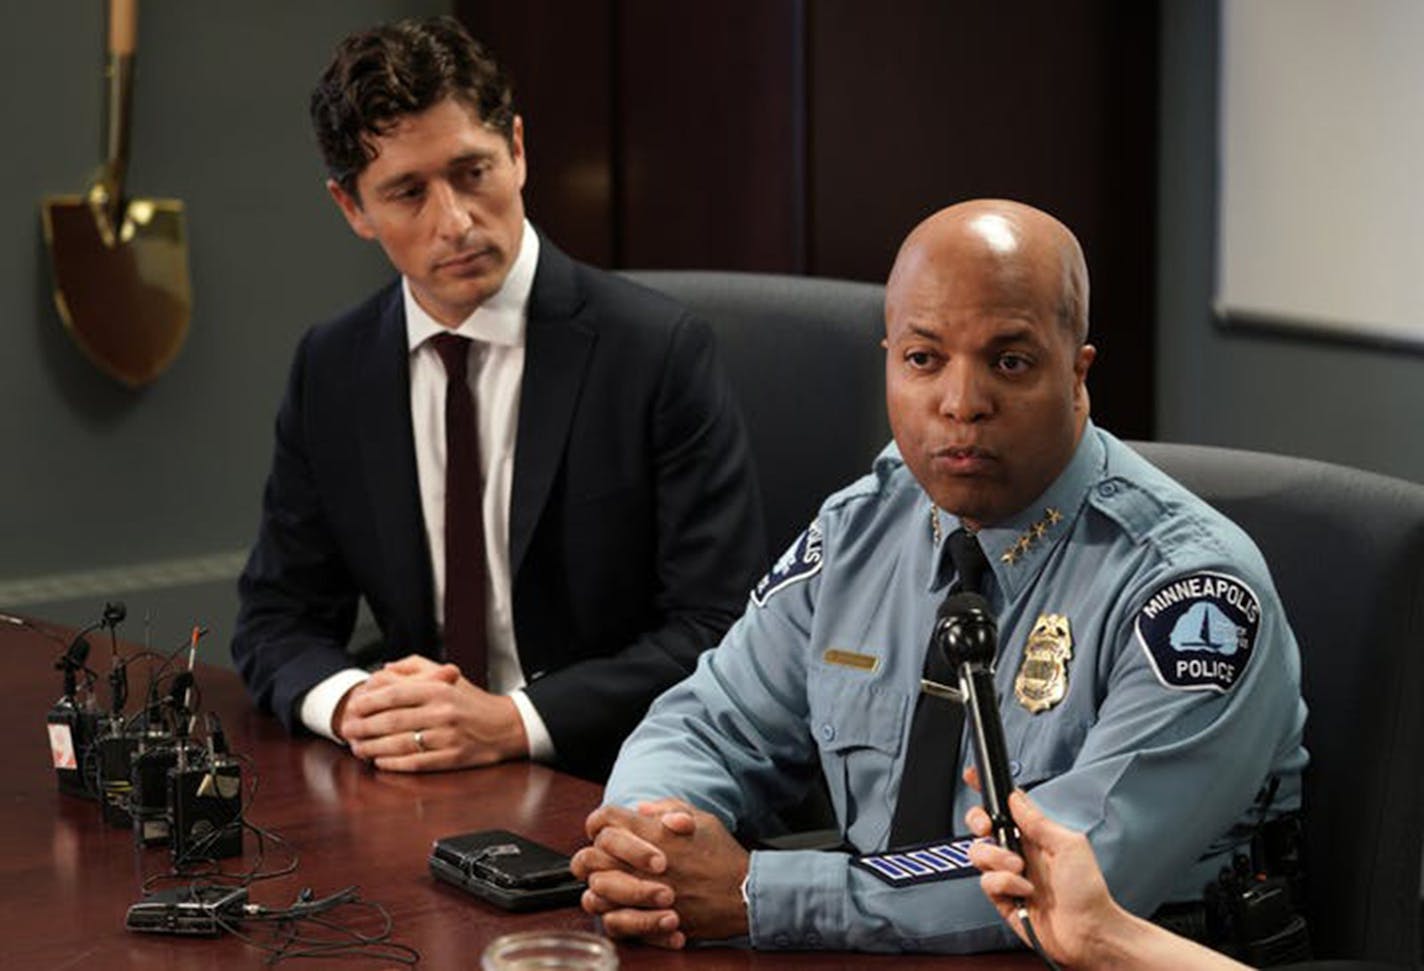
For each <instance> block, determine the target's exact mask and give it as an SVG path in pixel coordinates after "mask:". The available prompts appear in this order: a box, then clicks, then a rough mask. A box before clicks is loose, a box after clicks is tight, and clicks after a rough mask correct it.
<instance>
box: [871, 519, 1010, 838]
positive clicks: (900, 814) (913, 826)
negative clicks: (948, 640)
mask: <svg viewBox="0 0 1424 971" xmlns="http://www.w3.org/2000/svg"><path fill="white" fill-rule="evenodd" d="M948 545H949V556H950V559H951V560H952V561H953V562H954V571H955V573H956V574H958V577H957V579H956V581H955V585H954V587H953V588H952V590H953V591H954V592H971V593H980V592H982V584H983V582H984V571H985V570H987V569H988V567H989V561H988V560H987V559H986V558H985V557H984V550H983V548H982V547H980V545H979V540H978V539H976V538H975V537H974V535H973V534H972V533H969V532H966V531H965V530H963V529H957V530H955V531H954V532H953V533H951V534H950V536H949V544H948ZM924 678H925V680H927V681H935V682H938V683H939V684H943V685H949V686H951V687H955V686H957V685H958V684H959V677H958V674H957V672H955V671H954V669H953V668H951V667H950V666H949V662H948V661H946V660H945V658H944V653H943V652H942V651H941V650H940V649H939V646H938V645H937V644H935V643H934V639H933V637H931V639H930V643H929V645H928V646H927V647H926V649H925V666H924ZM963 731H964V705H962V704H960V703H959V702H957V701H950V700H949V699H948V698H940V697H937V696H935V695H932V694H928V693H926V692H924V691H921V692H920V697H919V700H918V701H916V702H915V717H914V721H912V722H911V723H910V743H909V749H908V751H906V753H905V771H904V773H903V774H902V775H901V777H900V794H899V798H898V799H897V800H896V803H895V816H894V818H893V820H892V822H891V824H890V845H891V846H908V845H910V844H912V843H923V842H926V841H928V840H934V839H941V838H943V837H947V836H950V835H952V834H953V833H954V831H955V829H956V828H957V823H958V821H957V820H956V819H954V787H955V786H956V785H957V784H958V782H959V737H960V735H961V734H962V733H963Z"/></svg>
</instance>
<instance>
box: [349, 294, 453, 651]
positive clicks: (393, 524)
mask: <svg viewBox="0 0 1424 971" xmlns="http://www.w3.org/2000/svg"><path fill="white" fill-rule="evenodd" d="M373 323H374V326H372V327H368V328H366V329H365V331H364V332H363V334H362V339H361V346H360V347H359V348H358V349H357V354H356V397H357V404H356V408H357V415H356V417H357V423H358V424H357V428H358V431H357V435H358V438H359V441H360V448H361V466H362V472H363V473H364V476H363V477H364V479H365V482H366V484H367V487H368V489H369V491H370V497H371V519H372V521H373V522H374V523H375V524H376V531H377V533H378V535H379V536H380V543H381V554H382V563H381V568H380V572H381V573H382V574H383V575H385V576H387V577H392V578H394V584H393V588H394V589H395V590H396V591H398V593H397V596H399V597H401V598H402V599H404V601H405V603H404V604H402V605H401V606H402V608H403V610H402V613H403V614H404V615H405V616H410V617H419V618H421V623H422V626H424V627H425V628H426V629H427V630H426V632H427V633H428V632H433V631H434V627H435V616H434V606H433V605H434V598H435V594H434V592H433V591H434V579H433V578H432V577H431V575H430V556H429V552H428V550H427V548H426V542H425V519H424V516H423V515H422V514H421V511H420V483H419V477H418V475H417V473H416V468H415V435H414V433H413V432H412V430H411V424H410V354H409V351H408V349H407V347H406V331H405V307H404V304H403V297H402V292H401V288H400V286H399V284H397V285H396V286H395V287H392V288H391V290H390V291H389V294H388V295H387V298H386V299H384V300H383V301H381V303H380V305H379V308H378V311H377V318H376V320H375V321H374V322H373ZM410 646H411V647H413V646H414V645H410Z"/></svg>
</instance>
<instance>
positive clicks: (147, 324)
mask: <svg viewBox="0 0 1424 971" xmlns="http://www.w3.org/2000/svg"><path fill="white" fill-rule="evenodd" d="M137 35H138V0H109V66H108V81H107V83H108V105H107V110H106V113H105V118H106V122H107V132H106V146H107V155H108V158H107V159H106V160H105V162H104V164H103V165H102V166H101V167H100V169H99V171H98V173H97V174H96V175H95V177H94V183H93V184H92V185H91V186H90V187H89V191H88V192H87V193H86V194H85V195H83V196H48V197H46V198H45V199H44V201H43V203H42V204H41V207H40V210H41V218H42V219H43V221H44V236H45V245H46V246H47V247H48V248H49V257H50V265H51V266H52V268H53V271H54V302H55V306H56V307H57V308H58V309H59V316H60V317H61V318H62V319H63V320H64V325H65V327H66V328H68V330H69V332H70V334H72V335H73V336H74V339H75V340H76V341H77V342H78V343H79V346H80V348H81V349H82V350H83V351H84V353H85V354H86V355H88V357H89V359H90V360H91V361H93V362H94V363H95V364H97V365H98V366H99V367H100V368H101V369H102V370H104V371H106V372H107V373H109V374H110V375H112V376H113V377H115V378H117V379H118V380H119V381H122V382H123V383H124V384H126V385H128V386H129V387H131V388H137V387H140V386H141V385H145V384H148V383H149V382H151V381H153V380H154V379H155V378H157V377H158V376H159V375H160V374H162V373H163V371H164V370H165V369H166V368H167V367H168V365H169V364H170V363H172V361H173V358H174V357H176V356H177V354H178V349H179V348H181V347H182V346H183V340H184V338H186V337H187V336H188V317H189V313H190V311H191V309H192V289H191V287H190V285H189V283H188V240H187V230H186V228H185V226H184V221H183V203H182V202H181V201H180V200H178V199H129V198H126V197H125V196H124V177H125V175H126V174H127V169H128V162H129V107H130V101H131V100H132V94H133V66H134V52H135V47H136V40H137Z"/></svg>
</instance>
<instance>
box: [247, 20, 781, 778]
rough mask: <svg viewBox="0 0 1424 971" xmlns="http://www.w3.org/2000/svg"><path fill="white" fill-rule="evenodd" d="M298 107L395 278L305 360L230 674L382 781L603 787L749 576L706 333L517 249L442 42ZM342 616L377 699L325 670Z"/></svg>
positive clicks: (341, 636) (457, 71)
mask: <svg viewBox="0 0 1424 971" xmlns="http://www.w3.org/2000/svg"><path fill="white" fill-rule="evenodd" d="M311 108H312V120H313V124H314V126H315V128H316V131H317V137H318V140H319V142H320V144H321V148H322V153H323V156H324V158H325V162H326V165H327V169H328V172H329V175H330V180H329V181H328V183H327V188H328V190H329V191H330V193H331V196H332V198H333V199H334V200H335V202H336V203H337V205H338V206H339V207H340V209H341V211H342V213H343V214H344V215H345V217H346V219H347V221H348V222H349V223H350V225H351V228H352V230H353V231H354V232H355V233H356V234H357V235H358V236H361V237H362V238H365V239H370V240H374V241H376V242H378V243H379V244H380V245H381V246H382V248H383V249H384V250H385V252H386V255H387V256H388V257H389V259H390V261H391V262H392V263H393V264H394V266H395V267H396V269H397V270H398V271H400V273H401V279H400V280H399V281H397V282H395V283H392V284H391V285H389V286H386V287H384V288H383V289H381V290H380V291H379V292H377V293H376V294H375V295H374V296H372V297H371V298H370V299H369V300H367V301H366V302H365V303H364V304H362V305H361V306H359V307H357V308H356V309H354V310H352V311H350V312H349V313H347V314H345V315H344V316H342V317H339V318H338V319H336V320H334V321H331V322H329V323H327V324H324V325H322V326H319V327H316V328H314V329H313V330H311V331H309V332H308V333H307V334H306V336H305V337H304V338H303V340H302V342H301V345H300V347H299V348H298V351H297V354H296V360H295V362H294V364H293V367H292V372H291V378H290V382H289V385H288V388H287V392H286V396H285V398H284V400H283V402H282V406H281V410H280V412H279V414H278V417H277V429H276V440H277V441H276V451H275V457H274V459H273V465H272V471H271V474H270V477H269V479H268V482H267V488H266V492H265V495H264V499H263V514H262V522H261V528H260V531H259V534H258V538H257V542H256V544H255V546H254V548H253V551H252V555H251V557H250V559H249V561H248V564H247V568H246V569H245V570H244V572H243V575H242V578H241V580H240V582H239V591H240V594H241V600H242V604H241V609H240V613H239V616H238V620H237V628H236V633H235V635H234V638H233V644H232V652H233V657H234V659H235V661H236V662H237V666H238V669H239V671H240V672H241V673H242V676H243V678H244V679H245V681H246V683H247V686H248V689H249V691H250V692H251V693H252V695H253V697H254V699H255V700H256V702H257V704H258V705H259V706H261V707H262V708H264V709H267V710H270V711H272V712H274V713H275V714H276V715H277V717H278V718H279V719H281V720H282V722H283V723H284V724H285V725H286V726H287V727H288V728H290V729H293V730H297V729H299V728H300V727H301V726H305V727H306V728H307V729H309V730H311V731H313V732H316V733H318V734H322V735H326V736H327V737H329V738H332V739H333V740H336V741H340V742H345V743H346V744H349V745H350V746H351V750H352V752H353V754H355V755H357V756H359V757H361V758H366V759H369V760H371V761H372V762H373V763H374V764H375V765H376V766H377V767H378V768H383V769H391V770H396V771H428V770H437V769H447V768H458V767H464V766H472V765H481V764H487V763H491V762H497V761H501V760H504V759H511V758H523V757H535V758H540V759H545V760H550V761H554V762H555V763H556V764H558V765H560V766H561V767H564V768H567V769H570V770H572V771H575V772H579V773H581V774H584V775H588V776H594V777H597V776H599V775H601V774H602V773H604V772H606V769H607V767H608V765H609V764H611V761H612V758H613V756H614V754H615V753H616V751H617V747H618V745H619V743H620V742H621V741H622V739H623V737H624V736H625V735H626V734H627V733H628V732H629V731H630V730H631V729H632V728H633V726H634V725H636V724H637V722H638V720H639V718H640V717H641V716H642V714H643V712H644V710H645V709H646V708H647V705H648V703H649V702H650V701H651V700H652V698H653V697H655V696H656V695H657V694H658V693H659V692H660V691H661V690H662V689H663V688H665V687H667V686H668V685H670V684H672V683H674V682H676V681H678V680H680V679H681V678H682V677H684V676H685V675H686V674H687V673H688V672H689V671H690V670H691V668H692V666H693V665H694V663H695V661H696V657H697V655H698V654H699V653H700V652H701V651H702V650H703V649H705V648H707V647H710V646H712V645H714V644H715V643H716V642H717V641H718V640H719V639H720V637H721V635H722V633H723V632H724V631H725V629H726V628H727V626H728V625H729V624H730V623H731V621H732V620H733V619H734V618H735V617H736V616H737V614H738V613H739V612H740V610H741V607H742V604H743V600H744V598H745V594H746V591H747V590H748V589H749V588H750V586H751V584H752V583H753V582H754V581H755V579H756V576H757V574H758V572H759V571H760V570H761V569H762V568H763V567H764V566H765V561H766V556H765V551H764V535H763V528H762V522H761V514H760V500H759V497H758V495H757V490H756V487H755V483H754V481H753V478H752V473H751V458H750V453H749V450H748V447H747V443H746V439H745V434H744V430H743V428H742V424H741V421H740V418H739V416H738V414H737V411H736V407H735V404H734V402H733V401H732V399H731V396H730V391H729V389H728V387H727V383H726V381H725V379H724V377H723V375H722V373H721V371H720V368H719V366H718V364H717V361H716V358H715V354H714V349H713V344H712V338H711V334H710V331H709V329H708V328H707V327H706V325H705V324H703V323H702V322H700V321H698V320H695V319H693V318H692V317H690V316H689V315H688V314H687V313H686V312H685V311H683V310H681V309H680V308H679V307H677V306H676V305H674V304H672V303H671V302H670V301H668V300H667V299H665V298H663V297H661V296H659V295H657V294H654V293H652V292H650V291H647V290H644V289H641V288H639V287H636V286H634V285H633V284H631V283H628V282H627V281H624V280H621V279H619V278H616V277H612V276H609V275H607V274H604V273H602V272H599V271H597V270H594V269H592V268H590V267H587V266H584V265H582V264H579V263H577V262H575V261H573V260H571V259H569V258H568V257H567V256H565V255H564V254H563V253H561V252H559V250H558V249H557V248H555V247H554V245H553V244H552V243H551V242H549V240H548V239H546V238H544V237H541V236H540V235H539V234H537V233H536V232H535V231H534V230H533V228H532V227H531V226H530V225H529V223H528V222H527V221H526V220H525V218H524V207H523V201H522V198H521V190H522V188H523V185H524V178H525V155H524V134H523V122H522V120H521V119H520V118H519V116H517V115H516V114H515V113H514V111H513V108H512V101H511V92H510V88H509V85H508V83H507V82H506V81H505V80H504V78H503V77H502V76H501V74H500V72H499V69H498V68H497V66H496V65H495V64H494V62H493V61H492V60H491V59H490V58H489V57H488V55H487V54H486V53H485V52H484V50H483V49H482V48H481V47H480V46H479V45H478V44H477V43H476V42H475V41H473V40H472V39H471V38H470V37H469V35H468V34H466V33H465V31H464V30H463V28H461V27H460V26H459V24H458V23H456V22H455V21H453V20H451V19H449V18H440V19H438V20H433V21H426V22H410V21H407V22H402V23H399V24H394V25H390V26H386V27H380V28H376V29H374V30H371V31H366V32H363V33H360V34H356V35H353V36H352V37H349V38H347V39H346V40H345V41H344V42H343V43H342V44H341V45H340V47H339V48H338V50H337V52H336V55H335V56H334V58H333V60H332V62H331V64H330V65H329V66H328V67H327V69H326V72H325V73H324V75H323V77H322V80H321V83H320V84H319V85H318V87H317V89H316V90H315V92H314V93H313V95H312V106H311ZM360 598H364V599H365V600H366V602H367V604H368V605H369V606H370V609H371V612H372V614H373V615H374V617H375V619H376V622H377V623H378V625H379V626H380V628H381V632H382V635H383V638H382V643H381V644H380V645H379V646H378V647H377V649H376V651H375V654H374V656H373V657H369V658H363V659H362V661H363V662H365V663H366V664H367V665H368V666H370V662H372V661H377V662H379V661H384V662H386V663H385V664H384V666H381V667H378V668H377V669H376V670H375V671H374V673H372V671H370V670H367V669H363V668H362V667H360V666H358V663H357V662H355V661H353V659H352V656H351V655H350V654H348V652H347V650H346V643H347V641H348V640H349V639H350V637H351V634H352V629H353V626H354V623H355V618H356V612H357V603H358V600H359V599H360Z"/></svg>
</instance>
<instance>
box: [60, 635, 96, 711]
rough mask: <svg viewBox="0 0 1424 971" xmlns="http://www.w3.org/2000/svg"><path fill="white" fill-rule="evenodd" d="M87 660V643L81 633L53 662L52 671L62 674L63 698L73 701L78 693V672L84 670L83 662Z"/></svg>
mask: <svg viewBox="0 0 1424 971" xmlns="http://www.w3.org/2000/svg"><path fill="white" fill-rule="evenodd" d="M87 660H89V642H88V641H87V640H85V639H84V632H83V631H81V632H80V633H79V634H78V635H77V636H76V637H75V638H74V640H73V641H71V642H70V644H69V650H67V651H65V652H64V653H63V654H61V655H60V657H59V660H58V661H55V662H54V669H55V670H56V671H60V672H62V673H63V674H64V697H66V698H68V699H69V700H71V701H73V700H74V696H75V695H76V694H77V693H78V692H79V672H80V671H83V670H84V662H85V661H87Z"/></svg>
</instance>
